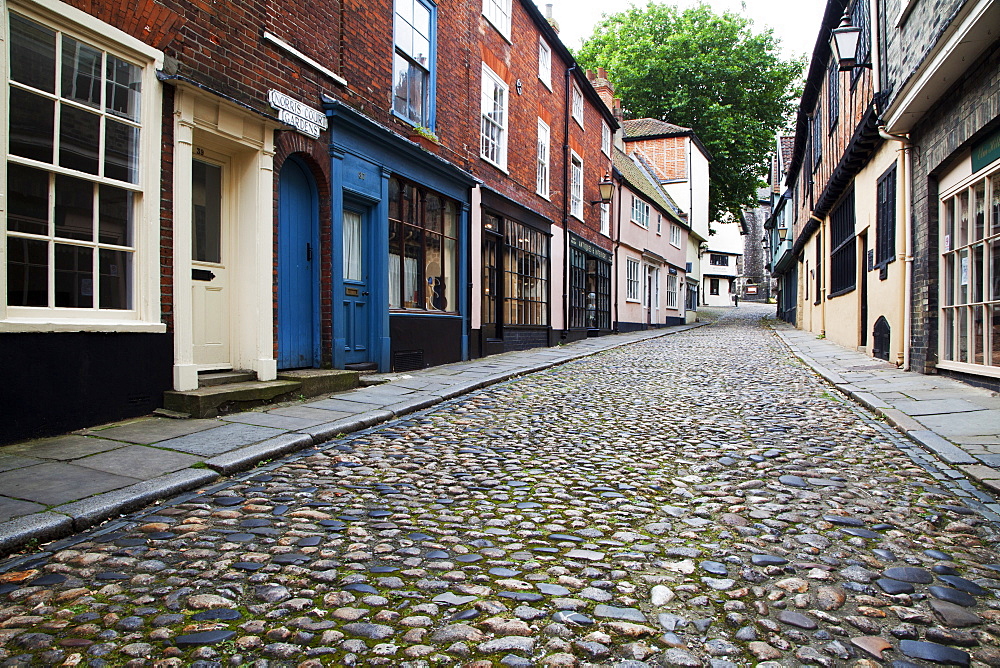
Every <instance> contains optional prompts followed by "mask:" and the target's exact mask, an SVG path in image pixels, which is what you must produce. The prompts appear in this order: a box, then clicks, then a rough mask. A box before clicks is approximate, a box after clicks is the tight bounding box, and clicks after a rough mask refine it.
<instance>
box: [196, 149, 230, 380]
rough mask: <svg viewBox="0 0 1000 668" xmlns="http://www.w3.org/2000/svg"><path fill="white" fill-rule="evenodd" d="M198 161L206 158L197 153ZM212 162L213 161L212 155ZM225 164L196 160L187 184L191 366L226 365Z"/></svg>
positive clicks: (227, 243) (227, 231) (227, 238)
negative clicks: (192, 364)
mask: <svg viewBox="0 0 1000 668" xmlns="http://www.w3.org/2000/svg"><path fill="white" fill-rule="evenodd" d="M199 153H200V157H207V156H206V155H205V152H204V151H199ZM213 157H214V156H213ZM226 177H227V174H226V163H225V162H224V161H223V160H221V159H220V160H209V159H195V160H194V164H193V165H192V184H191V186H192V187H191V206H192V212H191V269H192V271H191V279H192V280H191V289H192V290H193V301H192V305H193V309H194V314H193V316H194V318H193V319H194V363H195V364H196V365H198V366H199V367H200V368H202V369H228V368H231V367H232V362H231V361H230V360H231V358H230V351H229V347H230V341H229V339H230V331H229V326H230V322H229V319H230V313H229V301H230V286H229V272H228V265H229V263H230V262H231V261H232V259H231V258H230V257H229V249H230V236H231V233H232V230H231V229H230V225H229V215H228V214H229V209H230V207H229V206H227V202H226V198H225V196H224V195H225V192H226Z"/></svg>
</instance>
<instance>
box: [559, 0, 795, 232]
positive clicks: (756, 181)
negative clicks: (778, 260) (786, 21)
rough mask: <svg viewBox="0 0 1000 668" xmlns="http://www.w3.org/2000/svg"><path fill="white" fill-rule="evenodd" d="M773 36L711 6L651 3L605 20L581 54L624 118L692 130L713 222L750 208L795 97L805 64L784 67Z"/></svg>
mask: <svg viewBox="0 0 1000 668" xmlns="http://www.w3.org/2000/svg"><path fill="white" fill-rule="evenodd" d="M778 47H779V45H778V42H777V40H776V39H775V37H774V35H773V34H772V32H771V31H770V30H766V31H764V32H762V33H754V32H753V31H752V30H751V21H750V19H748V18H746V17H743V16H740V15H738V14H733V13H730V12H726V13H724V14H722V15H718V14H715V13H713V12H712V10H711V8H710V7H709V6H708V5H704V4H702V5H698V6H696V7H691V8H689V9H685V10H680V9H678V8H677V7H673V6H669V5H664V4H658V3H654V2H650V3H649V4H648V5H647V6H646V7H644V8H640V7H633V8H631V9H629V10H627V11H624V12H621V13H619V14H614V15H611V16H606V17H605V18H604V19H603V20H602V22H601V23H599V24H598V26H597V27H596V28H595V29H594V34H593V35H592V36H591V37H590V39H588V40H587V41H586V42H585V43H584V44H583V47H582V48H581V49H580V52H579V54H578V55H577V61H578V62H579V63H580V64H581V65H582V66H584V67H587V68H596V67H603V68H604V69H606V70H607V72H608V77H609V79H610V80H611V82H612V83H613V84H614V86H615V90H616V95H618V96H619V97H621V98H622V101H623V106H624V107H625V113H626V117H627V118H657V119H660V120H663V121H667V122H669V123H674V124H676V125H681V126H684V127H689V128H692V129H693V130H694V131H695V132H696V133H697V135H698V137H699V138H700V139H701V141H702V142H703V143H704V144H705V146H706V147H707V148H708V150H709V151H711V153H712V164H711V186H710V195H709V206H710V211H711V213H712V215H713V216H714V217H715V218H716V220H718V219H719V218H720V216H722V215H723V214H724V213H726V212H731V213H733V214H734V215H737V216H738V215H739V213H740V210H741V208H742V207H744V206H754V205H755V202H756V199H757V188H758V187H759V185H760V177H761V175H762V174H765V173H766V165H767V156H768V155H769V153H770V152H771V150H773V147H774V133H775V132H776V131H777V130H778V129H780V128H782V127H784V126H785V125H786V121H787V118H789V116H790V114H791V113H792V112H793V111H794V107H795V102H796V100H797V99H798V96H799V94H800V92H801V91H800V89H799V81H800V76H801V74H802V70H803V67H804V64H805V61H804V60H799V59H796V60H783V59H782V58H781V57H780V55H779V53H778Z"/></svg>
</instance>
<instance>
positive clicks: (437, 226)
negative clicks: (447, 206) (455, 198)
mask: <svg viewBox="0 0 1000 668" xmlns="http://www.w3.org/2000/svg"><path fill="white" fill-rule="evenodd" d="M426 210H427V213H426V215H425V216H424V225H423V226H424V229H426V230H430V231H432V232H439V233H440V232H441V231H442V222H443V221H442V213H443V211H442V209H441V198H440V197H438V196H437V195H428V196H427V201H426ZM429 275H430V274H428V276H429Z"/></svg>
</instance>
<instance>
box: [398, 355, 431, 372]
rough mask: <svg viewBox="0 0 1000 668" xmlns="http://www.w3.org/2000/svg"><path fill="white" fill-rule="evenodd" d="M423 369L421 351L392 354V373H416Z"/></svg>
mask: <svg viewBox="0 0 1000 668" xmlns="http://www.w3.org/2000/svg"><path fill="white" fill-rule="evenodd" d="M423 368H424V351H423V350H401V351H399V352H398V353H393V354H392V370H393V371H416V370H418V369H423Z"/></svg>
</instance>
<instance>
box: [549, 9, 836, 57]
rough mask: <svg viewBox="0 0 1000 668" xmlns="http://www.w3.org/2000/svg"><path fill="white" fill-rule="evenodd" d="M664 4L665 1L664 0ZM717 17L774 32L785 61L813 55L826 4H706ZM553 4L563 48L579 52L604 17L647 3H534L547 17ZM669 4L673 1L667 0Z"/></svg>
mask: <svg viewBox="0 0 1000 668" xmlns="http://www.w3.org/2000/svg"><path fill="white" fill-rule="evenodd" d="M661 1H663V0H661ZM707 1H708V4H710V5H711V6H712V9H713V10H714V11H715V12H716V13H720V14H721V13H722V12H724V11H727V10H728V11H732V12H735V13H738V14H743V15H744V16H748V17H749V18H750V19H752V20H753V30H754V32H762V31H764V30H766V29H767V28H773V29H774V34H775V36H776V37H777V38H778V40H779V41H780V42H781V46H782V54H783V55H784V56H786V57H791V56H796V55H805V56H807V57H808V56H809V55H811V54H812V50H813V46H814V45H815V44H816V35H817V33H818V32H819V24H820V21H821V20H822V18H823V8H824V7H825V6H826V2H825V0H744V1H741V0H707ZM550 2H551V4H552V15H553V17H555V19H556V21H557V22H558V23H559V36H560V37H561V38H562V41H563V44H565V45H566V46H568V47H569V48H570V49H572V50H574V51H576V50H577V49H579V48H580V44H581V43H582V42H583V40H585V39H586V38H587V37H590V35H591V34H592V33H593V30H594V26H595V25H596V24H597V22H598V21H600V20H601V15H602V14H616V13H618V12H621V11H624V10H625V9H628V7H630V6H631V5H637V6H639V7H644V6H645V5H646V1H645V0H535V4H536V5H538V7H539V8H540V9H541V10H542V14H544V13H545V5H546V4H548V3H550ZM666 2H668V3H670V2H671V0H666ZM671 4H677V5H679V6H681V7H689V6H692V5H695V4H698V3H697V0H675V1H674V2H672V3H671Z"/></svg>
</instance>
